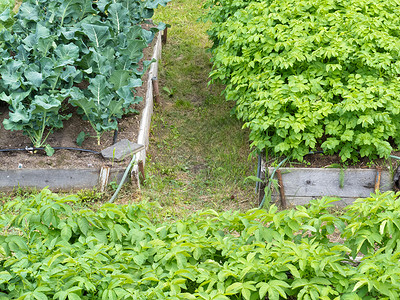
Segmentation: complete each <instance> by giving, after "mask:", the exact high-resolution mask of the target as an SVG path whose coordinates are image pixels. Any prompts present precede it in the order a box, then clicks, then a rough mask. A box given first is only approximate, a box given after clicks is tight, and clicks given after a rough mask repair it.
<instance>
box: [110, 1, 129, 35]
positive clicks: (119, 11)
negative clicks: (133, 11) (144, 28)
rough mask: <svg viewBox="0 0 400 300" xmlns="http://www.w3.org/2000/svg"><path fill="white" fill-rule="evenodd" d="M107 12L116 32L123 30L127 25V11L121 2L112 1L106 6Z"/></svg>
mask: <svg viewBox="0 0 400 300" xmlns="http://www.w3.org/2000/svg"><path fill="white" fill-rule="evenodd" d="M108 13H109V15H110V18H111V22H112V24H113V28H114V30H115V32H116V34H119V33H120V32H123V31H125V30H124V29H125V28H126V27H127V26H128V25H129V16H128V14H129V11H128V10H127V9H126V8H125V7H124V6H122V4H121V3H117V2H115V3H112V4H111V5H110V6H109V8H108Z"/></svg>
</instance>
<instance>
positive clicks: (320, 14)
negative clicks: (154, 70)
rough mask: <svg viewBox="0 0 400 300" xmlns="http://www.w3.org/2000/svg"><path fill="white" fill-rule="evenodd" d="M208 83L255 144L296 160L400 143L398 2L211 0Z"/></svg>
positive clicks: (352, 155)
mask: <svg viewBox="0 0 400 300" xmlns="http://www.w3.org/2000/svg"><path fill="white" fill-rule="evenodd" d="M208 6H209V7H211V8H210V9H209V14H208V19H209V20H211V21H212V22H213V25H212V27H211V29H210V37H211V39H212V41H213V42H214V47H213V50H212V53H213V63H214V70H213V71H212V72H211V75H210V76H211V78H212V79H213V80H221V81H222V82H223V83H225V84H226V89H225V93H226V98H227V100H233V101H236V110H235V112H236V115H237V117H238V118H240V119H242V120H243V121H244V122H245V125H244V126H245V127H248V128H249V129H250V131H251V132H250V138H251V140H252V141H253V143H252V145H253V146H254V147H255V148H256V149H259V150H263V149H266V150H267V152H268V153H270V154H272V155H286V156H288V155H292V157H293V158H296V159H299V160H301V159H302V157H303V156H304V155H305V154H307V153H308V152H309V151H311V150H324V151H325V152H326V153H328V154H332V153H339V155H340V157H341V159H342V160H343V161H346V160H348V159H354V160H356V159H358V157H360V156H361V157H369V158H371V159H373V158H376V157H387V156H388V155H390V153H391V151H392V150H393V148H397V147H398V145H399V143H400V135H399V132H400V130H399V129H400V128H399V124H400V123H399V121H400V110H399V107H400V102H399V99H400V97H399V96H400V84H399V83H400V82H399V81H400V77H399V74H400V61H399V53H400V35H399V28H400V19H399V18H398V16H399V13H400V2H399V1H389V0H379V1H373V0H352V1H336V0H300V1H298V0H296V1H295V0H283V1H277V0H268V1H262V2H259V1H222V2H220V1H213V0H210V1H208Z"/></svg>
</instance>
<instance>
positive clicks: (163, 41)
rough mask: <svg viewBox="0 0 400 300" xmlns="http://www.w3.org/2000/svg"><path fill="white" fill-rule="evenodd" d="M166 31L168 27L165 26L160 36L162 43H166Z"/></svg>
mask: <svg viewBox="0 0 400 300" xmlns="http://www.w3.org/2000/svg"><path fill="white" fill-rule="evenodd" d="M167 33H168V27H165V29H164V31H163V34H162V36H161V42H162V44H163V45H165V44H166V43H167Z"/></svg>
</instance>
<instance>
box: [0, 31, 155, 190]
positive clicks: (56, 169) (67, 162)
mask: <svg viewBox="0 0 400 300" xmlns="http://www.w3.org/2000/svg"><path fill="white" fill-rule="evenodd" d="M161 35H162V34H161V32H160V33H159V34H158V35H157V37H156V38H155V42H154V43H153V45H154V47H153V48H152V50H153V51H152V52H150V55H149V57H148V58H149V59H151V58H153V59H155V60H156V61H155V62H153V63H152V64H151V66H150V68H149V70H148V72H147V74H146V75H145V76H144V77H143V80H144V84H143V86H142V87H140V88H139V90H138V91H137V92H138V94H139V95H143V98H144V100H143V102H141V103H140V104H139V105H138V106H137V107H136V109H138V110H139V109H140V110H141V113H140V115H128V116H126V117H124V118H123V119H122V120H121V122H120V124H119V125H120V126H119V129H120V131H119V134H118V140H121V139H128V140H130V141H131V142H134V141H135V142H136V143H137V144H140V145H144V146H145V148H144V149H143V150H141V151H140V152H139V153H137V155H136V161H137V162H140V161H142V162H143V165H144V161H145V157H146V148H147V147H148V141H149V138H148V134H149V126H150V120H151V115H152V112H153V81H154V78H157V73H158V60H159V59H160V57H161ZM152 79H153V80H152ZM68 121H69V122H67V123H66V125H65V129H66V131H64V132H61V131H60V132H58V133H56V134H53V135H52V138H49V142H55V141H58V142H59V143H60V144H59V145H57V144H52V145H54V146H64V147H65V146H69V147H76V145H74V144H71V143H72V142H73V141H74V139H72V138H70V137H68V135H69V133H68V132H71V131H73V132H74V133H79V131H81V130H82V129H84V128H83V126H88V125H87V124H85V123H84V122H82V121H80V122H78V123H74V122H77V121H76V120H74V119H70V120H68ZM4 134H9V135H10V136H11V137H12V140H13V141H14V142H13V144H8V145H5V144H3V147H7V148H20V147H22V148H25V147H26V145H28V144H29V140H28V139H27V138H26V137H25V136H23V135H22V134H19V133H15V132H7V133H4ZM75 137H76V135H75ZM94 140H95V139H90V138H88V139H86V140H85V141H84V143H83V145H82V148H91V149H93V150H95V151H98V152H100V151H101V150H103V148H106V147H108V146H110V145H111V143H112V140H113V134H112V133H106V134H104V135H103V137H102V144H101V145H96V142H95V141H94ZM131 158H132V155H131V156H127V157H126V158H125V159H123V160H121V161H117V160H115V159H113V158H111V159H105V158H103V157H102V156H101V155H99V154H93V153H85V152H79V151H69V150H57V151H56V152H55V154H54V155H53V156H51V157H49V156H46V155H45V154H43V153H35V154H33V153H29V152H28V151H26V152H1V153H0V160H1V167H0V168H1V169H0V189H1V190H12V189H14V188H16V187H35V188H43V187H46V186H48V187H50V188H52V189H57V190H69V189H82V188H93V187H96V186H97V187H99V188H101V189H103V188H104V187H105V186H106V185H107V184H108V183H109V182H119V181H120V180H121V178H122V174H123V172H124V170H125V168H126V166H127V165H128V163H129V161H130V160H131ZM134 170H135V171H136V173H135V174H136V176H134V177H133V178H138V170H139V167H138V166H137V165H136V167H135V166H134Z"/></svg>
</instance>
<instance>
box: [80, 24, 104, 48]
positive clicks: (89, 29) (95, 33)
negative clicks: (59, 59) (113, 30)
mask: <svg viewBox="0 0 400 300" xmlns="http://www.w3.org/2000/svg"><path fill="white" fill-rule="evenodd" d="M82 29H83V32H84V33H85V34H86V35H87V36H88V38H89V39H90V40H91V41H92V43H93V46H94V47H96V48H100V47H103V46H104V45H105V44H106V43H107V42H108V41H109V40H111V34H110V30H109V28H108V26H106V25H95V24H88V23H83V24H82Z"/></svg>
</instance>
